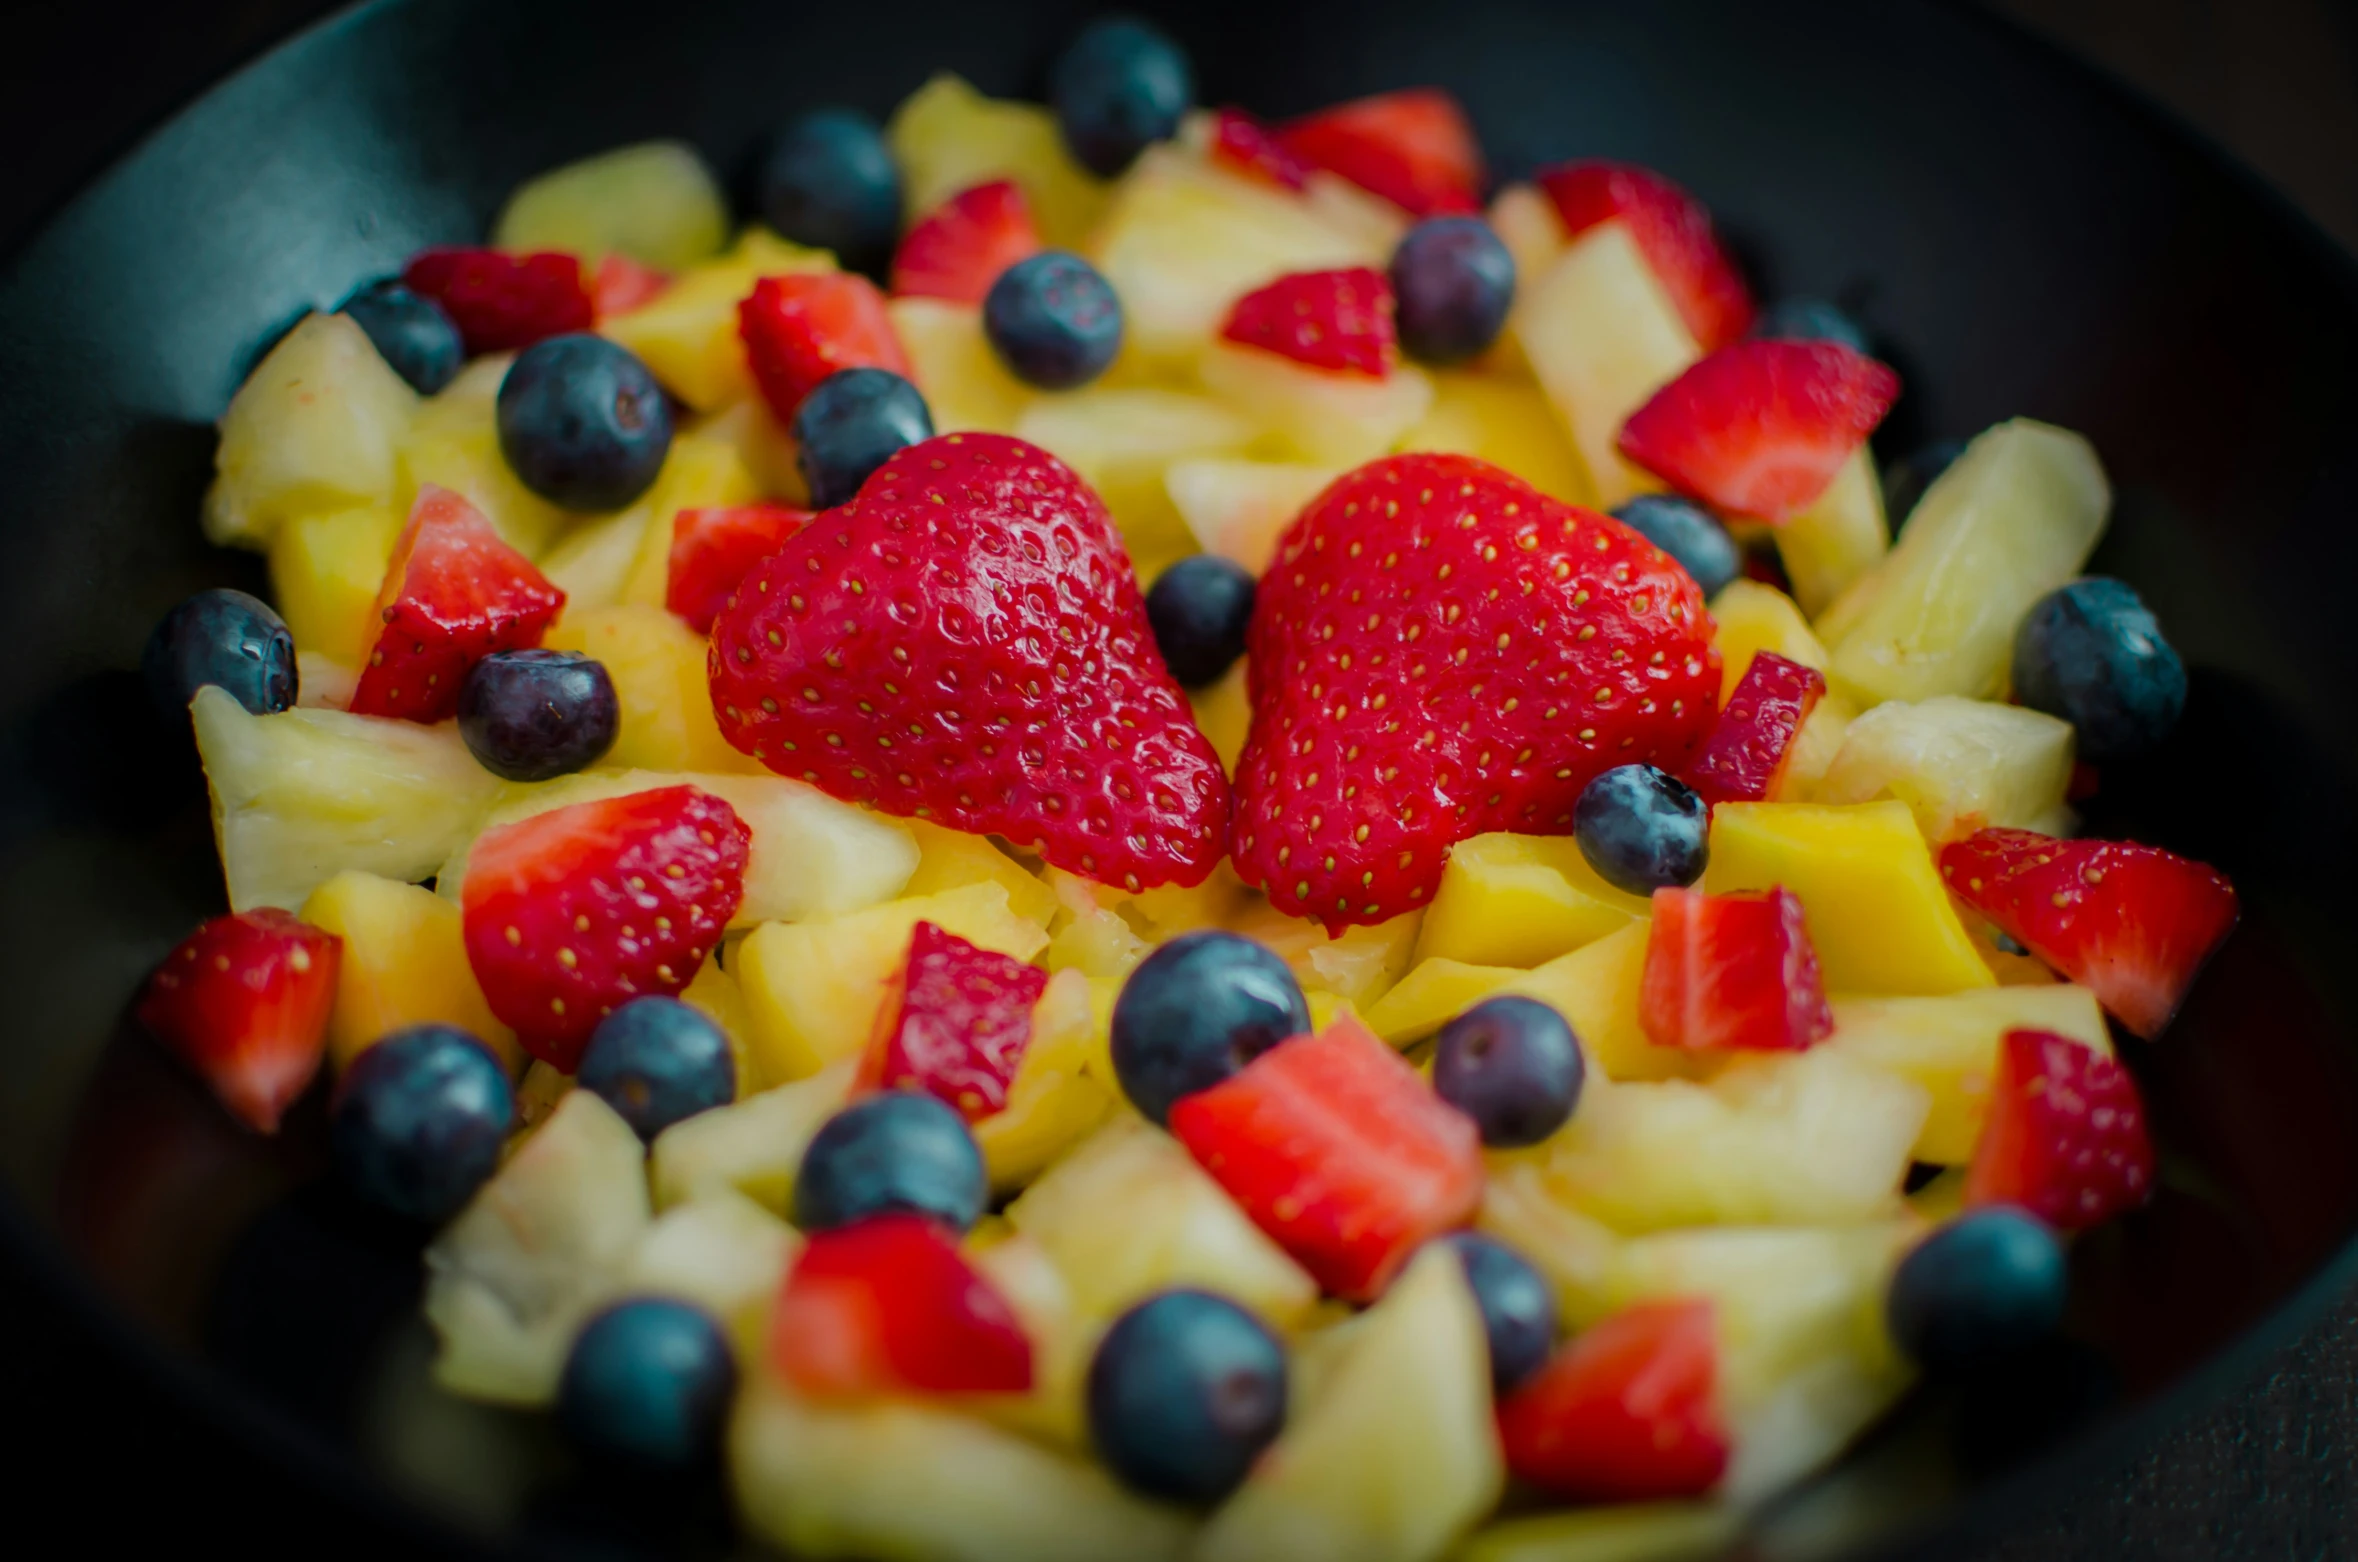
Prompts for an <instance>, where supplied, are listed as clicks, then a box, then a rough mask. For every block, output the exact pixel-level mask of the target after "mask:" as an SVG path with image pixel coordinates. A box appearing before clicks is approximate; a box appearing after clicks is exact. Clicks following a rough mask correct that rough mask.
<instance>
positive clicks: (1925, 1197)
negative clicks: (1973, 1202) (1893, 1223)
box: [1908, 1166, 1967, 1227]
mask: <svg viewBox="0 0 2358 1562" xmlns="http://www.w3.org/2000/svg"><path fill="white" fill-rule="evenodd" d="M1966 1181H1967V1168H1966V1167H1963V1166H1951V1167H1948V1168H1947V1169H1945V1170H1943V1171H1942V1172H1941V1174H1940V1175H1939V1176H1937V1177H1935V1178H1933V1179H1932V1180H1931V1181H1930V1182H1928V1183H1926V1184H1924V1186H1922V1187H1920V1188H1918V1189H1917V1190H1916V1191H1915V1192H1913V1193H1911V1194H1909V1195H1908V1211H1909V1213H1911V1214H1913V1215H1914V1216H1915V1217H1916V1219H1917V1220H1919V1221H1921V1222H1922V1223H1923V1224H1924V1225H1925V1226H1927V1227H1932V1226H1938V1225H1942V1224H1945V1223H1946V1222H1948V1221H1952V1220H1954V1219H1956V1218H1957V1217H1958V1216H1959V1215H1962V1214H1963V1213H1965V1184H1966Z"/></svg>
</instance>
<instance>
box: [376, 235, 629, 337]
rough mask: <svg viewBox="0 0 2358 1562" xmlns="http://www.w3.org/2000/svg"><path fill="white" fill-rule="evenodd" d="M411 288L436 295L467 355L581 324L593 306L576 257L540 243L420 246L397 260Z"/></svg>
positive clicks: (588, 321)
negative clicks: (517, 248) (506, 248)
mask: <svg viewBox="0 0 2358 1562" xmlns="http://www.w3.org/2000/svg"><path fill="white" fill-rule="evenodd" d="M401 280H402V281H403V282H405V283H407V284H408V285H409V288H410V291H411V292H414V293H420V294H423V295H424V296H425V297H427V298H430V299H432V300H434V302H436V303H438V304H440V305H441V306H442V308H443V312H444V313H446V314H448V315H449V316H450V318H451V322H452V323H453V324H455V325H456V326H457V327H458V328H459V336H460V338H461V339H462V340H463V341H465V343H466V344H467V356H468V357H470V358H474V357H480V356H482V355H483V354H484V353H505V352H514V351H515V350H516V349H517V348H519V347H530V346H531V345H532V344H533V343H534V342H537V341H540V340H541V339H542V338H544V337H550V336H563V335H564V334H565V333H566V332H568V331H586V330H588V329H589V328H590V326H591V325H592V324H594V323H595V322H596V320H597V313H598V312H597V306H596V304H595V303H594V302H593V301H592V300H591V297H590V290H589V288H588V287H587V286H585V285H584V284H583V281H582V276H581V262H580V261H578V260H576V259H574V258H573V257H572V256H571V255H564V254H559V253H557V252H556V251H554V250H545V251H542V252H541V253H539V254H534V255H510V254H506V253H504V252H502V251H500V250H495V249H457V248H446V249H428V250H420V251H418V253H417V254H416V255H415V256H414V257H412V259H411V260H410V263H409V265H408V266H406V267H405V268H403V270H402V273H401Z"/></svg>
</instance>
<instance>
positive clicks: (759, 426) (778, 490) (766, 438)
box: [544, 348, 915, 578]
mask: <svg viewBox="0 0 2358 1562" xmlns="http://www.w3.org/2000/svg"><path fill="white" fill-rule="evenodd" d="M911 351H912V352H914V351H915V349H913V348H912V349H911ZM681 432H682V433H683V434H686V435H688V436H690V437H692V438H696V439H717V440H719V441H721V443H723V444H725V445H728V446H730V447H732V448H733V449H734V450H735V451H736V452H737V459H738V460H740V461H742V462H744V463H745V470H746V471H748V472H751V473H752V474H753V479H754V482H755V483H756V484H758V485H759V486H760V489H761V492H762V493H764V494H766V495H768V496H769V497H770V498H773V499H782V500H784V501H785V502H786V503H788V504H797V505H802V504H808V503H809V502H810V490H809V488H808V487H806V486H805V485H804V483H803V480H802V467H801V465H800V464H799V460H798V458H797V456H796V454H795V449H794V436H793V435H792V434H789V433H788V432H786V425H784V424H783V423H780V422H779V421H778V417H777V414H776V413H774V412H772V411H770V404H769V403H768V402H766V401H764V400H762V399H761V398H760V397H759V396H748V397H746V398H745V399H744V400H742V401H738V402H733V403H731V404H730V405H728V406H726V407H723V408H722V409H721V410H720V411H718V412H715V413H713V414H711V415H710V416H708V417H702V418H697V419H696V420H694V421H693V422H691V423H689V424H688V425H687V426H686V427H685V428H684V429H682V430H681ZM544 571H545V566H544ZM552 578H553V577H552Z"/></svg>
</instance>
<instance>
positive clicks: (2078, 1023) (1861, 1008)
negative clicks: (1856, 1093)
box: [1824, 984, 2112, 1166]
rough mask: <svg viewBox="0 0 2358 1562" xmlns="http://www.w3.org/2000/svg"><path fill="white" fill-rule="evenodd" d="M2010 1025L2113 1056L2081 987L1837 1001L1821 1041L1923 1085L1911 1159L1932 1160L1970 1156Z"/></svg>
mask: <svg viewBox="0 0 2358 1562" xmlns="http://www.w3.org/2000/svg"><path fill="white" fill-rule="evenodd" d="M2010 1030H2043V1031H2048V1032H2050V1033H2052V1034H2054V1035H2057V1036H2068V1037H2070V1038H2071V1039H2072V1040H2074V1041H2078V1042H2082V1043H2085V1044H2086V1045H2087V1046H2089V1047H2091V1048H2093V1049H2095V1050H2096V1051H2098V1052H2101V1053H2104V1054H2105V1055H2106V1056H2108V1057H2109V1056H2110V1055H2111V1053H2112V1038H2111V1037H2110V1035H2108V1034H2107V1033H2106V1031H2105V1028H2104V1012H2103V1010H2101V1009H2100V1008H2098V1007H2097V1004H2096V995H2095V994H2093V993H2091V992H2089V991H2088V990H2087V989H2086V988H2084V987H2071V986H2064V985H2061V984H2057V985H2053V986H2045V987H1980V988H1975V989H1972V990H1971V991H1968V992H1961V993H1950V994H1947V995H1946V996H1944V997H1939V998H1838V999H1836V1000H1835V1001H1834V1034H1833V1035H1832V1036H1831V1037H1829V1038H1828V1039H1827V1040H1826V1042H1825V1043H1824V1044H1825V1045H1826V1046H1829V1047H1834V1048H1836V1049H1838V1050H1840V1051H1842V1052H1844V1053H1847V1054H1849V1055H1850V1056H1852V1057H1855V1058H1858V1059H1860V1060H1861V1061H1863V1062H1866V1063H1870V1064H1873V1065H1874V1066H1875V1067H1877V1068H1881V1069H1885V1070H1888V1071H1889V1072H1891V1073H1893V1074H1897V1075H1899V1076H1901V1077H1902V1078H1905V1079H1912V1080H1914V1081H1915V1082H1916V1083H1917V1084H1919V1085H1922V1086H1923V1087H1924V1089H1925V1090H1926V1091H1927V1092H1929V1093H1930V1095H1931V1097H1932V1112H1931V1115H1929V1116H1928V1117H1926V1118H1925V1119H1924V1130H1923V1132H1922V1133H1921V1134H1920V1135H1918V1136H1917V1139H1916V1149H1915V1158H1916V1159H1917V1160H1919V1161H1929V1162H1931V1163H1933V1164H1935V1165H1939V1166H1962V1165H1964V1164H1965V1163H1966V1162H1968V1161H1970V1160H1972V1159H1973V1147H1974V1145H1975V1144H1976V1143H1977V1142H1978V1141H1979V1140H1980V1138H1981V1125H1982V1120H1983V1119H1984V1118H1985V1117H1987V1116H1988V1114H1989V1097H1990V1080H1991V1078H1992V1077H1993V1076H1994V1075H1995V1074H1996V1072H1997V1067H1998V1043H1999V1041H2000V1040H2001V1039H2002V1038H2003V1037H2004V1036H2005V1034H2006V1032H2008V1031H2010Z"/></svg>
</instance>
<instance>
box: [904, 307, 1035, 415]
mask: <svg viewBox="0 0 2358 1562" xmlns="http://www.w3.org/2000/svg"><path fill="white" fill-rule="evenodd" d="M886 307H887V308H888V309H889V310H890V312H891V314H892V326H893V331H894V332H895V334H897V335H898V336H899V337H900V339H901V346H902V348H903V349H904V350H905V351H906V352H907V353H908V355H909V368H910V370H911V371H912V373H913V375H914V377H915V379H916V383H917V388H918V389H919V390H920V391H922V392H924V393H925V408H926V410H927V411H928V412H930V413H932V414H933V431H934V432H935V433H936V434H956V433H961V432H964V431H967V430H976V431H980V432H982V433H987V434H1012V433H1014V432H1015V426H1016V423H1017V421H1018V420H1020V419H1021V418H1022V417H1023V409H1024V408H1026V407H1028V406H1030V405H1031V403H1032V399H1033V397H1034V396H1035V395H1036V394H1037V393H1036V392H1034V391H1033V389H1032V388H1031V387H1030V386H1028V385H1026V384H1024V382H1023V381H1021V380H1019V379H1017V378H1016V377H1015V376H1014V375H1012V374H1010V373H1008V372H1007V366H1006V365H1005V364H1003V363H1001V362H1000V361H999V354H998V350H997V349H996V348H994V347H992V346H991V340H990V338H989V337H987V336H985V335H984V334H983V327H982V306H981V305H979V304H960V303H955V302H953V301H951V300H949V299H946V298H896V299H894V300H893V301H892V302H891V303H890V304H889V305H887V306H886Z"/></svg>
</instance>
